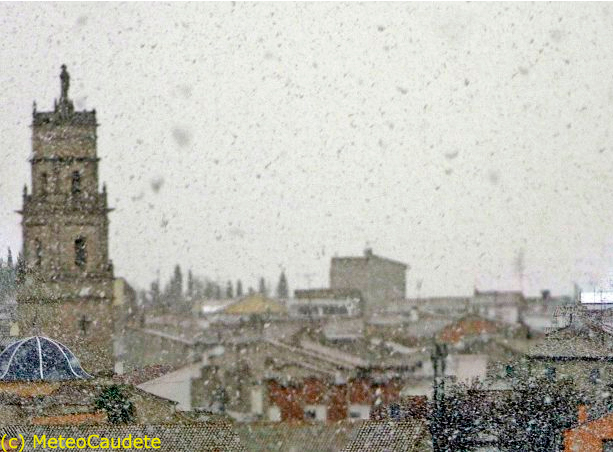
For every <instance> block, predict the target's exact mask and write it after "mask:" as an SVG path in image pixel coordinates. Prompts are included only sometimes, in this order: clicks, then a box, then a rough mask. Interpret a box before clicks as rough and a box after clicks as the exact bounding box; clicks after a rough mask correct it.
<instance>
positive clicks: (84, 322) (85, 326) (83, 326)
mask: <svg viewBox="0 0 613 452" xmlns="http://www.w3.org/2000/svg"><path fill="white" fill-rule="evenodd" d="M91 324H92V321H91V320H89V319H88V318H87V317H85V316H84V315H83V316H81V320H79V329H80V330H81V333H82V334H83V335H84V336H85V335H87V332H88V331H89V327H90V325H91Z"/></svg>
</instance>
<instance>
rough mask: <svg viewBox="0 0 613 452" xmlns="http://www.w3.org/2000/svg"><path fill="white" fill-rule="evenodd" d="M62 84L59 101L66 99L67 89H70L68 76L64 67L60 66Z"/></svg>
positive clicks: (63, 65)
mask: <svg viewBox="0 0 613 452" xmlns="http://www.w3.org/2000/svg"><path fill="white" fill-rule="evenodd" d="M60 80H61V82H62V95H61V96H60V99H68V88H69V87H70V74H69V73H68V71H67V70H66V65H65V64H62V73H61V74H60Z"/></svg>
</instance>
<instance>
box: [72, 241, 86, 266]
mask: <svg viewBox="0 0 613 452" xmlns="http://www.w3.org/2000/svg"><path fill="white" fill-rule="evenodd" d="M86 245H87V242H86V240H85V237H77V239H76V240H75V241H74V263H75V264H76V265H77V267H81V268H83V267H85V264H87V249H86Z"/></svg>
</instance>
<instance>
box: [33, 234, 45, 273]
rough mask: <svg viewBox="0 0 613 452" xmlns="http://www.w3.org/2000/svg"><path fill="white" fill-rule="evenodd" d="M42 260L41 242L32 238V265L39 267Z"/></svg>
mask: <svg viewBox="0 0 613 452" xmlns="http://www.w3.org/2000/svg"><path fill="white" fill-rule="evenodd" d="M42 262H43V244H42V243H41V241H40V240H38V239H36V240H34V265H35V266H37V267H40V266H41V264H42Z"/></svg>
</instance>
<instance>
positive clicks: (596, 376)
mask: <svg viewBox="0 0 613 452" xmlns="http://www.w3.org/2000/svg"><path fill="white" fill-rule="evenodd" d="M590 382H591V383H592V384H597V383H600V369H591V370H590Z"/></svg>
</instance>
